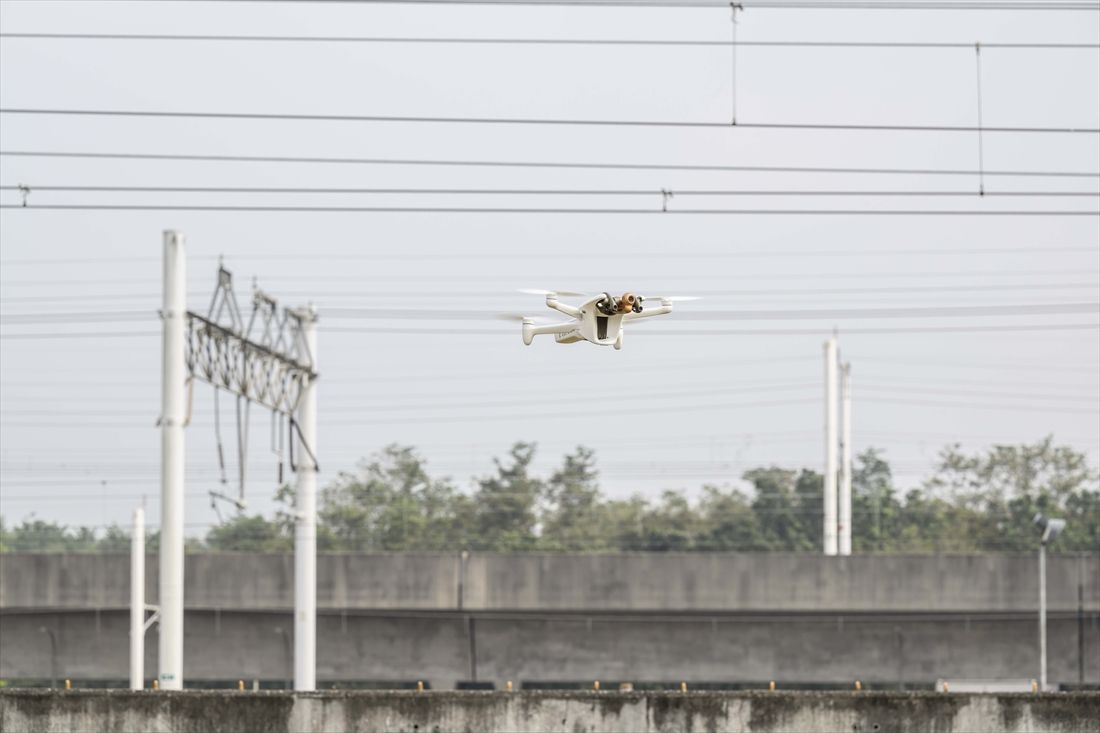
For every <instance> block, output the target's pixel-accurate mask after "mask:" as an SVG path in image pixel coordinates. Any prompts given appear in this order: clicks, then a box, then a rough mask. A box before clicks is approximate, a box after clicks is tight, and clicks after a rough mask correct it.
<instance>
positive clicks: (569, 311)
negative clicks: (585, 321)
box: [546, 297, 581, 318]
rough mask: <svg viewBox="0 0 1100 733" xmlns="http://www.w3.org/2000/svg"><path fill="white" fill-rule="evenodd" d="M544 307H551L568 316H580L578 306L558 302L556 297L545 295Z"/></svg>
mask: <svg viewBox="0 0 1100 733" xmlns="http://www.w3.org/2000/svg"><path fill="white" fill-rule="evenodd" d="M546 307H547V308H552V309H554V310H556V311H558V312H559V313H564V314H565V315H567V316H569V317H570V318H580V317H581V311H580V308H574V307H573V306H571V305H565V304H564V303H562V302H560V301H559V300H558V299H557V298H551V297H547V298H546Z"/></svg>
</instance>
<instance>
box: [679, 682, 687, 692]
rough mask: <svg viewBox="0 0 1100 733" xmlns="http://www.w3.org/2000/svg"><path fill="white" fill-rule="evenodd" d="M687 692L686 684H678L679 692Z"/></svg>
mask: <svg viewBox="0 0 1100 733" xmlns="http://www.w3.org/2000/svg"><path fill="white" fill-rule="evenodd" d="M687 691H688V683H687V682H681V683H680V692H687Z"/></svg>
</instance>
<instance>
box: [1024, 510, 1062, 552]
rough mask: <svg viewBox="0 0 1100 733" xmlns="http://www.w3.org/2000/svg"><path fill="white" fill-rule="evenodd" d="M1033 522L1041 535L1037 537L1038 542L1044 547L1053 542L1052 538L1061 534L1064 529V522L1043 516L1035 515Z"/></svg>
mask: <svg viewBox="0 0 1100 733" xmlns="http://www.w3.org/2000/svg"><path fill="white" fill-rule="evenodd" d="M1032 521H1034V522H1035V526H1036V527H1038V528H1039V531H1040V532H1042V535H1041V536H1040V537H1039V542H1040V543H1042V544H1044V545H1046V544H1049V543H1051V542H1053V541H1054V538H1055V537H1057V536H1058V535H1060V534H1061V533H1062V530H1063V529H1065V528H1066V520H1064V519H1053V518H1051V517H1047V516H1045V515H1043V514H1036V515H1035V518H1034V519H1033V520H1032Z"/></svg>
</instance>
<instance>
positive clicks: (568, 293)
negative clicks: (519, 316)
mask: <svg viewBox="0 0 1100 733" xmlns="http://www.w3.org/2000/svg"><path fill="white" fill-rule="evenodd" d="M517 292H520V293H526V294H527V295H564V296H566V297H574V296H578V295H584V293H577V292H574V291H572V290H531V289H521V290H519V291H517Z"/></svg>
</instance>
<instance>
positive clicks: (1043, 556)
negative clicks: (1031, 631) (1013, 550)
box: [1039, 538, 1047, 692]
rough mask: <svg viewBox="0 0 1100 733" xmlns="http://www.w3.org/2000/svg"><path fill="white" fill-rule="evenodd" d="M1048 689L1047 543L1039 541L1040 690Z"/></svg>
mask: <svg viewBox="0 0 1100 733" xmlns="http://www.w3.org/2000/svg"><path fill="white" fill-rule="evenodd" d="M1046 690H1047V543H1046V541H1045V538H1044V541H1043V542H1040V543H1039V691H1040V692H1046Z"/></svg>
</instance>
